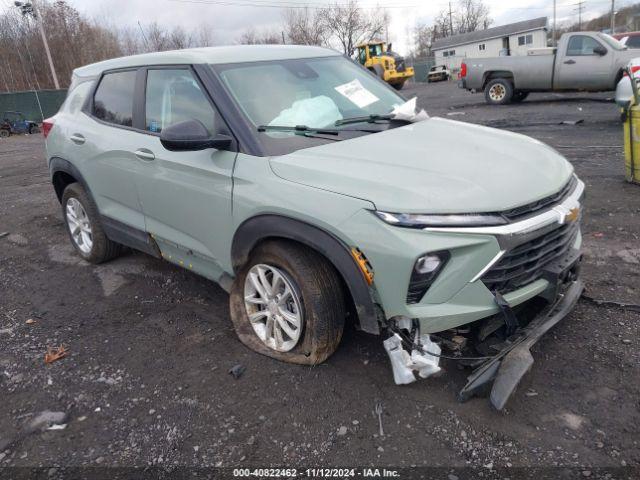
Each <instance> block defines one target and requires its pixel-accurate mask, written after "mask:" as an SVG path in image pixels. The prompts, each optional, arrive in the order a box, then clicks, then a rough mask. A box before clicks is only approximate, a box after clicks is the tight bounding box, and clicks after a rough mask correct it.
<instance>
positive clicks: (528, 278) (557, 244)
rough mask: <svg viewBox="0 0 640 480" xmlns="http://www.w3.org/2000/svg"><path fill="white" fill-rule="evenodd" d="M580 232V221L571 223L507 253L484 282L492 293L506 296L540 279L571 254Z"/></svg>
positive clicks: (484, 277) (488, 272) (483, 277)
mask: <svg viewBox="0 0 640 480" xmlns="http://www.w3.org/2000/svg"><path fill="white" fill-rule="evenodd" d="M579 229H580V225H579V222H573V223H568V224H565V225H561V226H560V227H558V228H556V229H555V230H552V231H550V232H548V233H545V234H543V235H540V236H539V237H537V238H534V239H533V240H530V241H528V242H526V243H523V244H522V245H518V246H517V247H515V248H513V249H512V250H510V251H508V252H507V253H505V254H504V255H503V256H502V258H501V259H500V260H499V261H498V263H496V264H495V265H494V266H493V267H491V268H490V269H489V270H488V271H487V273H485V274H484V275H483V276H482V281H483V282H484V284H485V285H486V287H487V288H488V289H489V290H491V291H492V292H495V291H497V292H500V293H502V294H505V293H509V292H512V291H514V290H517V289H519V288H522V287H524V286H525V285H528V284H530V283H531V282H534V281H535V280H538V279H539V278H540V277H541V276H542V274H543V271H544V269H545V267H547V266H548V265H549V264H550V263H552V262H553V261H556V260H559V259H561V258H562V257H563V256H565V255H566V254H567V253H568V252H569V250H570V249H571V246H572V245H573V243H574V242H575V239H576V237H577V235H578V231H579Z"/></svg>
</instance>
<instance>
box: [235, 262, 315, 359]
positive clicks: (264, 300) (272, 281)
mask: <svg viewBox="0 0 640 480" xmlns="http://www.w3.org/2000/svg"><path fill="white" fill-rule="evenodd" d="M244 305H245V309H246V311H247V315H248V317H249V322H250V323H251V326H252V327H253V330H254V331H255V333H256V335H257V336H258V338H260V340H261V341H262V342H263V343H264V344H265V345H266V346H267V347H269V348H271V349H273V350H276V351H278V352H288V351H290V350H292V349H293V348H294V347H295V346H296V345H297V344H298V341H299V340H300V336H301V334H302V329H303V327H304V315H303V311H302V302H301V301H300V297H299V295H298V293H297V289H296V287H295V285H294V283H293V281H292V280H291V279H290V278H289V276H288V275H287V274H286V273H285V272H283V271H282V270H280V269H278V268H276V267H274V266H271V265H266V264H262V263H260V264H257V265H254V266H253V267H251V269H250V270H249V272H248V273H247V277H246V279H245V283H244Z"/></svg>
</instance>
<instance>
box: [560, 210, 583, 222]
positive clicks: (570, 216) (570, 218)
mask: <svg viewBox="0 0 640 480" xmlns="http://www.w3.org/2000/svg"><path fill="white" fill-rule="evenodd" d="M579 216H580V207H574V208H572V209H571V210H569V213H567V214H566V215H565V216H564V223H572V222H575V221H576V220H578V217H579Z"/></svg>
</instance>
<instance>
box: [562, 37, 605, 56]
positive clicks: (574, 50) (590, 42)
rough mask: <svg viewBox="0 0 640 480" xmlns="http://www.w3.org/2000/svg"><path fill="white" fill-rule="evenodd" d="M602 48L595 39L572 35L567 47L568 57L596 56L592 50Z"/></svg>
mask: <svg viewBox="0 0 640 480" xmlns="http://www.w3.org/2000/svg"><path fill="white" fill-rule="evenodd" d="M598 47H602V44H601V43H600V42H598V41H597V40H596V39H594V38H591V37H588V36H586V35H574V36H572V37H571V38H570V39H569V44H568V45H567V55H568V56H583V55H596V54H595V53H594V51H593V50H594V49H595V48H598Z"/></svg>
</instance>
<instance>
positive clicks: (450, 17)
mask: <svg viewBox="0 0 640 480" xmlns="http://www.w3.org/2000/svg"><path fill="white" fill-rule="evenodd" d="M449 36H450V37H452V36H453V14H452V13H451V2H449Z"/></svg>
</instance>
